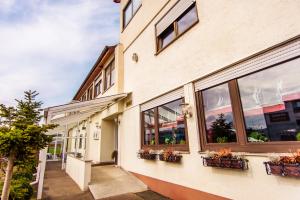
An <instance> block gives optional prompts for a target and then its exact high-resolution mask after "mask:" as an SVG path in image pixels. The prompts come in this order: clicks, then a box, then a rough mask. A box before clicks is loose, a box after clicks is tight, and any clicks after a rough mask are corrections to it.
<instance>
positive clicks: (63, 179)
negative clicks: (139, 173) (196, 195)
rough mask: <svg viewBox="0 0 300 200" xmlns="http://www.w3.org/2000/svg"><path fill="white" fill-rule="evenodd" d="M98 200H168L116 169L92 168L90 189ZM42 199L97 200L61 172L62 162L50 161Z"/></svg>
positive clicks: (105, 167) (109, 167)
mask: <svg viewBox="0 0 300 200" xmlns="http://www.w3.org/2000/svg"><path fill="white" fill-rule="evenodd" d="M91 187H92V188H93V192H94V193H95V194H94V195H96V198H97V199H98V200H168V199H167V198H165V197H163V196H161V195H159V194H157V193H155V192H152V191H149V190H147V188H146V186H145V185H143V184H142V183H141V182H140V181H139V180H137V179H136V178H135V177H134V176H133V175H131V174H129V173H127V172H125V171H123V170H121V169H119V168H116V167H114V166H101V167H93V168H92V182H91V186H90V188H91ZM43 200H94V198H93V195H92V194H91V193H90V192H89V191H87V192H82V191H81V190H80V189H79V187H78V186H77V184H76V183H75V182H74V181H73V180H72V179H71V178H70V177H69V176H68V175H67V174H66V173H65V171H63V170H61V162H47V165H46V172H45V179H44V189H43Z"/></svg>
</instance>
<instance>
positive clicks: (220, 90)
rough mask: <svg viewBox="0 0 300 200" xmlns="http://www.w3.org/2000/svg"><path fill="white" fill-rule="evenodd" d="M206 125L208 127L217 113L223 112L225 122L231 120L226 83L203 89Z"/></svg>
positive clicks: (216, 116)
mask: <svg viewBox="0 0 300 200" xmlns="http://www.w3.org/2000/svg"><path fill="white" fill-rule="evenodd" d="M202 94H203V102H204V112H205V119H206V127H207V128H208V129H209V128H210V126H211V124H212V122H214V121H215V120H216V119H217V118H218V115H219V114H221V113H223V114H224V115H225V119H226V120H227V122H232V121H233V116H232V108H231V100H230V95H229V88H228V84H222V85H219V86H216V87H214V88H211V89H207V90H204V91H203V93H202Z"/></svg>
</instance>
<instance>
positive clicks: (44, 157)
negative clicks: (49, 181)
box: [37, 147, 48, 199]
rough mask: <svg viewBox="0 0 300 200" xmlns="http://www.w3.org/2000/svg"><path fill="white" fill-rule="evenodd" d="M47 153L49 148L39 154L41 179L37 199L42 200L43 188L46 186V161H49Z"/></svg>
mask: <svg viewBox="0 0 300 200" xmlns="http://www.w3.org/2000/svg"><path fill="white" fill-rule="evenodd" d="M47 152H48V147H46V148H45V149H42V150H40V154H39V161H40V178H39V184H38V191H37V199H42V194H43V186H44V175H45V170H46V161H47Z"/></svg>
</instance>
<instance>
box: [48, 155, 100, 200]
mask: <svg viewBox="0 0 300 200" xmlns="http://www.w3.org/2000/svg"><path fill="white" fill-rule="evenodd" d="M43 200H94V198H93V197H92V195H91V193H90V192H82V191H81V190H80V188H79V187H78V186H77V184H76V183H75V182H74V181H73V180H72V179H71V178H70V177H69V176H68V175H67V174H66V173H65V171H63V170H61V162H54V161H53V162H47V165H46V172H45V179H44V189H43Z"/></svg>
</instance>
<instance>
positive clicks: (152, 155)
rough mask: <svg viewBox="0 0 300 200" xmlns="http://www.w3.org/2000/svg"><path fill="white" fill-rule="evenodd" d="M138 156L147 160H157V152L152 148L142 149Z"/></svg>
mask: <svg viewBox="0 0 300 200" xmlns="http://www.w3.org/2000/svg"><path fill="white" fill-rule="evenodd" d="M138 157H139V158H140V159H145V160H156V152H155V151H154V150H152V149H140V150H139V152H138Z"/></svg>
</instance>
